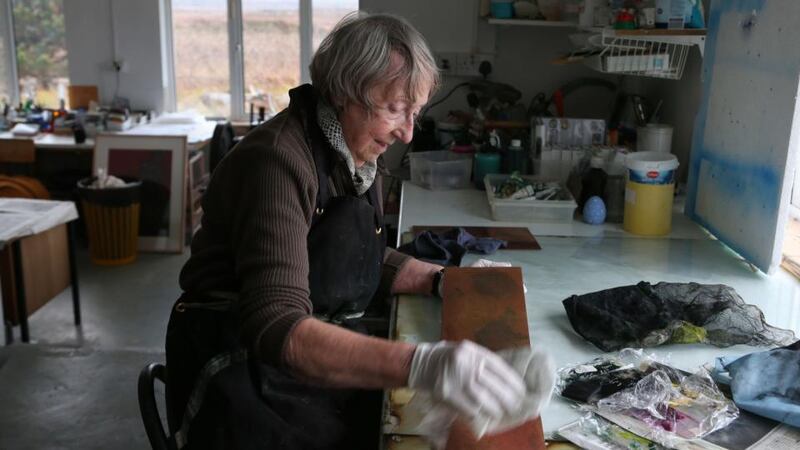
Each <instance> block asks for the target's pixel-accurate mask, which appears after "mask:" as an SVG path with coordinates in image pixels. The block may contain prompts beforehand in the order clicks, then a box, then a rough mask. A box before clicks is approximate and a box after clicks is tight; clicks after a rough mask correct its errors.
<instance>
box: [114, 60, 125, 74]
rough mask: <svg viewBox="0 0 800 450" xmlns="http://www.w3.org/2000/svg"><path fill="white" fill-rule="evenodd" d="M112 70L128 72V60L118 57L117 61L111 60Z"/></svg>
mask: <svg viewBox="0 0 800 450" xmlns="http://www.w3.org/2000/svg"><path fill="white" fill-rule="evenodd" d="M111 70H113V71H114V72H127V71H128V62H127V61H125V60H124V59H118V60H116V61H111Z"/></svg>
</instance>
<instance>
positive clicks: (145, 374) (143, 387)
mask: <svg viewBox="0 0 800 450" xmlns="http://www.w3.org/2000/svg"><path fill="white" fill-rule="evenodd" d="M156 380H159V381H161V382H162V383H164V385H166V383H167V368H166V367H165V366H164V365H163V364H159V363H150V364H148V365H147V366H145V368H144V369H142V371H141V372H140V373H139V389H138V390H139V411H140V412H141V413H142V422H143V423H144V430H145V431H146V432H147V439H148V440H149V441H150V446H151V447H152V448H153V450H171V449H173V448H174V446H173V445H171V441H172V439H170V438H169V437H168V436H167V432H166V431H164V425H163V423H162V422H161V415H160V414H159V413H158V403H157V402H156V394H155V382H156Z"/></svg>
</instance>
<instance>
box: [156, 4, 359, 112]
mask: <svg viewBox="0 0 800 450" xmlns="http://www.w3.org/2000/svg"><path fill="white" fill-rule="evenodd" d="M313 4H314V13H313V26H314V39H313V41H314V48H315V49H316V46H317V45H318V44H319V42H320V41H321V40H322V38H323V37H324V36H325V35H327V34H328V33H329V32H330V30H331V29H332V28H333V26H334V25H336V23H337V22H338V21H339V20H340V19H341V18H342V17H343V16H345V15H346V14H348V13H350V12H352V11H355V10H357V9H358V0H338V1H337V0H327V1H315V2H313ZM225 5H226V2H225V0H173V3H172V20H173V40H174V45H175V49H174V53H175V78H176V88H177V100H178V109H179V110H185V109H195V110H196V111H198V112H199V113H201V114H203V115H206V116H216V117H225V116H228V115H229V114H230V79H229V63H228V56H229V52H228V25H227V11H226V6H225ZM242 7H243V22H244V23H243V40H244V75H245V76H244V78H245V86H244V88H245V102H246V108H248V109H249V107H250V103H253V104H254V106H255V109H256V111H257V110H258V108H259V107H260V106H263V107H265V108H266V110H267V113H268V114H272V113H275V112H277V111H280V110H281V109H283V108H284V107H285V106H286V105H287V104H288V102H289V97H288V94H287V92H288V90H289V89H291V88H292V87H295V86H297V85H298V84H299V83H300V15H299V9H298V1H297V0H296V1H294V2H291V1H285V0H278V1H276V0H243V2H242Z"/></svg>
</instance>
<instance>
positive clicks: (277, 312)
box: [231, 132, 317, 366]
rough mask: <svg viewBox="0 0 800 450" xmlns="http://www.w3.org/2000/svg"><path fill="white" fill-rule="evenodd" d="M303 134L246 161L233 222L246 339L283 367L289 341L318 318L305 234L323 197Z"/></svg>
mask: <svg viewBox="0 0 800 450" xmlns="http://www.w3.org/2000/svg"><path fill="white" fill-rule="evenodd" d="M299 139H301V137H300V136H293V135H291V134H290V133H281V132H279V133H278V134H277V136H276V138H275V141H274V142H273V143H272V145H269V146H267V149H268V151H264V150H265V149H258V148H254V149H253V150H251V151H256V152H259V151H260V152H261V153H262V155H260V157H256V158H247V160H248V161H249V162H250V165H249V166H248V167H243V168H242V171H241V178H240V182H241V184H242V187H243V189H242V199H241V201H240V207H239V208H237V211H236V213H235V215H234V217H233V222H232V240H231V243H232V248H233V253H234V261H235V273H236V278H237V279H238V280H239V286H240V289H239V305H238V313H239V319H240V325H241V330H242V334H243V336H242V337H243V338H244V341H245V342H246V343H248V344H249V346H250V347H251V348H253V349H254V350H257V353H259V354H260V356H261V359H262V360H265V361H266V362H269V363H272V364H274V365H277V366H281V365H282V358H281V355H282V352H283V347H284V344H285V340H286V336H287V335H288V334H289V331H290V330H291V329H292V327H294V326H295V325H296V324H297V323H298V322H299V321H300V320H301V319H303V318H304V317H308V316H309V315H310V314H311V312H312V307H311V302H310V300H309V287H308V270H309V265H308V250H307V243H306V236H307V235H308V230H309V223H310V221H311V215H312V213H313V208H314V201H315V198H316V190H317V186H316V179H315V176H316V175H315V172H314V169H313V160H311V159H310V158H311V156H310V153H308V152H307V149H306V148H305V147H304V146H303V144H302V142H298V140H299Z"/></svg>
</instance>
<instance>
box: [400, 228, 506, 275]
mask: <svg viewBox="0 0 800 450" xmlns="http://www.w3.org/2000/svg"><path fill="white" fill-rule="evenodd" d="M506 246H508V242H506V241H504V240H501V239H494V238H477V237H475V236H473V235H471V234H469V233H468V232H467V230H465V229H463V228H461V227H458V228H451V229H449V230H446V231H442V232H438V233H436V232H433V231H423V232H422V233H420V234H419V235H418V236H417V237H416V238H414V240H413V241H412V242H409V243H408V244H405V245H402V246H400V248H398V250H399V251H401V252H403V253H405V254H407V255H411V256H413V257H415V258H417V259H421V260H423V261H428V262H431V263H434V264H440V265H442V266H458V265H460V264H461V258H463V257H464V254H465V253H467V252H473V253H480V254H482V255H491V254H492V253H494V252H496V251H497V249H499V248H504V247H506Z"/></svg>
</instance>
